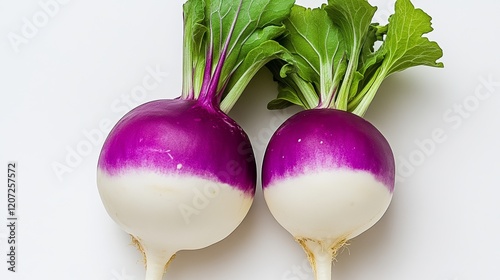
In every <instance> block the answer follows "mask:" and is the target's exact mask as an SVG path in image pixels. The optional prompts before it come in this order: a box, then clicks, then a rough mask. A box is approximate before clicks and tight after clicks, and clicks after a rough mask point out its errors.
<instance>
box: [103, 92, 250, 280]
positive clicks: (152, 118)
mask: <svg viewBox="0 0 500 280" xmlns="http://www.w3.org/2000/svg"><path fill="white" fill-rule="evenodd" d="M256 176H257V175H256V164H255V160H254V155H253V150H252V146H251V144H250V141H249V138H248V136H247V135H246V133H245V132H244V131H243V130H242V129H241V127H240V126H239V125H238V124H236V122H235V121H233V120H232V119H231V118H229V117H228V116H227V115H226V114H225V113H223V112H222V111H221V110H220V109H218V108H215V107H213V106H210V105H207V103H204V102H201V101H199V100H193V99H182V98H178V99H166V100H156V101H151V102H148V103H145V104H143V105H141V106H139V107H137V108H135V109H133V110H132V111H130V112H129V113H127V114H126V115H125V116H124V117H123V118H122V119H121V120H120V121H119V122H118V123H117V124H116V125H115V127H114V128H113V129H112V130H111V132H110V133H109V135H108V137H107V138H106V140H105V142H104V145H103V147H102V150H101V154H100V157H99V161H98V167H97V186H98V190H99V194H100V196H101V200H102V201H103V204H104V206H105V209H106V211H107V212H108V214H109V216H110V217H111V218H112V219H113V220H114V221H115V222H116V223H117V224H118V225H119V226H120V227H121V228H122V229H123V230H125V231H126V232H127V233H129V234H130V235H131V236H132V237H133V239H134V243H136V244H138V246H139V248H140V250H141V251H142V252H143V253H144V255H145V259H146V266H147V269H146V279H147V280H156V279H162V276H163V274H164V272H165V269H166V265H168V263H170V260H172V259H173V256H174V255H175V253H176V252H178V251H180V250H194V249H201V248H204V247H207V246H210V245H212V244H214V243H216V242H219V241H221V240H222V239H224V238H225V237H227V236H228V235H229V234H231V232H233V231H234V230H235V229H236V228H237V227H238V225H240V223H241V222H242V221H243V219H244V218H245V216H246V215H247V213H248V211H249V210H250V207H251V205H252V202H253V198H254V194H255V187H256Z"/></svg>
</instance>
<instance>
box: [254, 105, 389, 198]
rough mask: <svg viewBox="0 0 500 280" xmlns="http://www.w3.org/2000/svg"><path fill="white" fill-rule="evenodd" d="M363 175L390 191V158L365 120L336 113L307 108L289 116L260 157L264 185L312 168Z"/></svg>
mask: <svg viewBox="0 0 500 280" xmlns="http://www.w3.org/2000/svg"><path fill="white" fill-rule="evenodd" d="M325 169H326V170H336V169H349V170H359V171H366V172H369V173H370V174H372V175H373V176H374V177H375V178H376V179H377V180H378V181H380V182H382V183H383V184H384V185H385V186H386V187H387V189H388V191H390V192H391V193H392V191H393V190H394V178H395V164H394V155H393V153H392V150H391V147H390V145H389V143H388V142H387V140H386V139H385V137H384V136H383V135H382V134H381V133H380V131H378V130H377V128H376V127H374V126H373V125H372V124H371V123H369V122H368V121H366V120H365V119H363V118H361V117H359V116H357V115H354V114H352V113H349V112H346V111H341V110H335V109H311V110H305V111H301V112H299V113H297V114H295V115H294V116H292V117H291V118H289V119H288V120H287V121H286V122H285V123H283V125H281V126H280V127H279V128H278V130H277V131H276V132H275V133H274V135H273V136H272V138H271V140H270V142H269V144H268V146H267V149H266V153H265V156H264V162H263V168H262V186H263V188H267V187H268V186H269V185H271V184H272V183H273V182H274V181H276V180H281V179H284V178H287V177H289V176H299V175H300V174H303V173H307V172H310V171H315V170H325Z"/></svg>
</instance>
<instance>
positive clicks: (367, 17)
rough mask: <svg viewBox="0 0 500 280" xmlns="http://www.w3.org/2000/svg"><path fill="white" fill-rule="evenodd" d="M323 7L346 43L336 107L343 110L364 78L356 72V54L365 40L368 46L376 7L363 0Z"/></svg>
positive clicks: (333, 0) (345, 0) (344, 0)
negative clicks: (343, 72)
mask: <svg viewBox="0 0 500 280" xmlns="http://www.w3.org/2000/svg"><path fill="white" fill-rule="evenodd" d="M325 10H326V11H327V12H328V14H329V15H330V17H331V19H332V21H333V22H334V24H335V25H336V26H337V28H338V29H339V30H340V32H341V34H342V37H343V41H344V43H345V45H346V50H347V57H348V61H349V64H348V66H347V70H346V76H345V78H344V79H343V82H342V85H341V88H340V90H339V95H338V97H337V100H336V107H337V108H338V109H343V110H345V109H347V102H348V100H349V99H350V98H352V95H353V94H352V92H356V91H357V84H358V82H359V81H360V80H361V79H362V78H363V76H362V73H359V72H358V71H357V69H358V63H359V57H360V54H361V53H362V51H363V46H364V43H366V42H368V48H370V47H371V46H370V44H371V43H372V41H373V38H370V37H369V35H371V33H370V32H369V31H370V24H371V20H372V18H373V15H374V14H375V11H376V10H377V8H375V7H373V6H371V5H370V4H369V3H368V1H366V0H329V1H328V5H327V6H325ZM367 37H368V38H367ZM372 46H373V45H372ZM353 87H354V89H353Z"/></svg>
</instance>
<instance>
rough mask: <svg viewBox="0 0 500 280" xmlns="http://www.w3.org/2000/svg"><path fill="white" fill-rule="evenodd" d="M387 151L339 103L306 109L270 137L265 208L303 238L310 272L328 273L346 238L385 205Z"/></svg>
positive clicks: (390, 183)
mask: <svg viewBox="0 0 500 280" xmlns="http://www.w3.org/2000/svg"><path fill="white" fill-rule="evenodd" d="M394 179H395V165H394V156H393V154H392V151H391V148H390V146H389V144H388V142H387V140H386V139H385V138H384V137H383V135H382V134H381V133H380V132H379V131H378V130H377V129H376V128H375V127H374V126H373V125H371V124H370V123H369V122H368V121H366V120H364V119H363V118H361V117H359V116H357V115H354V114H352V113H349V112H346V111H340V110H335V109H310V110H305V111H301V112H299V113H297V114H295V115H294V116H292V117H291V118H289V119H288V120H286V121H285V122H284V123H283V124H282V125H281V126H280V127H279V128H278V130H277V131H276V132H275V133H274V135H273V136H272V137H271V139H270V141H269V144H268V147H267V149H266V152H265V155H264V161H263V167H262V187H263V193H264V198H265V200H266V203H267V206H268V207H269V210H270V212H271V214H272V215H273V216H274V218H275V219H276V221H277V222H278V223H279V224H280V225H281V226H282V227H283V228H285V229H286V230H287V231H288V232H289V233H290V234H291V235H292V236H293V237H294V238H295V239H296V240H297V242H298V243H299V244H300V245H301V246H302V248H303V249H304V251H305V252H306V254H307V256H308V258H309V261H310V263H311V266H312V268H313V271H314V274H315V276H316V278H315V279H318V280H319V279H321V280H326V279H328V280H329V279H331V263H332V259H335V256H336V255H337V252H338V250H339V249H340V248H341V247H342V246H344V245H345V244H346V242H347V241H348V240H350V239H352V238H354V237H356V236H357V235H359V234H361V233H363V232H364V231H366V230H367V229H369V228H370V227H372V226H373V225H374V224H375V223H376V222H377V221H378V220H379V219H380V218H381V217H382V216H383V214H384V213H385V212H386V210H387V208H388V206H389V204H390V201H391V199H392V194H393V190H394V181H395V180H394Z"/></svg>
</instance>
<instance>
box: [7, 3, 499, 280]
mask: <svg viewBox="0 0 500 280" xmlns="http://www.w3.org/2000/svg"><path fill="white" fill-rule="evenodd" d="M47 2H49V0H40V1H38V0H37V1H27V0H24V1H7V0H1V1H0V95H1V99H0V165H1V166H2V167H1V168H0V182H2V183H1V184H0V185H1V186H2V187H1V188H0V189H1V191H0V199H1V203H0V217H5V218H2V220H3V222H0V225H2V226H0V278H1V279H6V280H11V279H12V280H14V279H23V280H24V279H85V280H87V279H96V280H140V279H143V277H144V267H143V264H142V260H141V255H140V254H139V253H138V252H137V250H136V249H135V248H134V247H133V246H131V245H130V239H129V237H128V235H127V234H126V233H125V232H123V231H122V230H121V229H119V228H118V227H117V226H116V225H115V224H114V223H113V221H112V220H111V219H110V218H109V217H108V216H107V214H106V212H105V210H104V207H103V206H102V204H101V201H100V198H99V196H98V193H97V188H96V183H95V170H96V161H97V157H98V153H99V150H100V147H101V145H102V142H103V139H104V135H105V134H106V132H107V131H106V129H107V126H109V125H112V124H114V123H115V122H116V121H117V120H118V119H119V118H120V117H121V116H122V115H123V114H124V113H125V112H126V111H127V110H129V109H131V108H132V107H135V106H136V105H139V104H141V103H144V102H146V101H148V100H154V99H160V98H173V97H176V96H178V95H179V94H180V88H181V58H182V56H181V54H182V10H181V9H182V3H183V1H181V0H176V1H153V0H145V1H79V0H66V1H65V2H63V1H62V0H61V1H60V3H59V4H58V5H57V9H55V8H54V7H52V10H51V11H52V12H51V14H50V15H49V14H48V13H47V11H46V9H44V8H43V3H47ZM40 3H42V4H40ZM298 3H300V4H302V5H306V6H310V7H312V6H315V5H318V4H320V3H321V1H309V2H308V1H305V0H303V1H299V2H298ZM371 3H372V4H374V5H377V6H379V11H378V14H377V19H380V20H383V19H385V17H386V15H387V14H388V13H389V12H391V10H392V1H388V0H379V1H376V2H375V1H372V2H371ZM463 3H464V4H458V2H456V1H449V0H446V1H444V0H443V1H423V0H414V4H415V5H416V6H418V7H422V8H423V9H424V10H425V11H426V12H428V13H429V14H431V15H432V16H433V18H434V20H433V26H434V28H435V31H434V32H432V33H431V34H430V35H429V37H430V38H431V39H433V40H436V41H438V42H439V44H440V45H441V47H442V48H443V49H444V54H445V55H444V57H443V59H442V61H443V62H444V63H445V68H444V69H435V68H429V67H418V68H413V69H411V70H407V71H405V72H402V73H398V74H395V75H393V76H391V77H390V78H389V79H388V80H387V81H386V82H385V83H384V84H383V86H382V87H381V89H380V91H379V94H378V96H377V97H376V98H375V101H374V103H373V104H372V106H371V107H370V110H369V112H368V113H367V115H366V118H367V119H368V120H369V121H371V122H372V123H373V124H375V125H376V126H377V127H378V128H379V129H380V130H381V131H382V132H383V133H384V134H385V136H386V137H387V139H388V140H389V142H390V143H391V145H392V147H393V150H394V153H395V156H396V160H397V164H398V175H399V176H400V180H398V182H397V186H396V191H395V196H394V198H393V202H392V204H391V206H390V208H389V210H388V212H387V213H386V215H385V216H384V217H383V219H382V220H381V221H380V222H379V223H378V224H376V225H375V226H374V227H373V228H372V229H370V230H369V231H367V232H366V233H364V234H363V235H361V236H359V237H357V238H355V239H353V240H352V241H351V244H350V245H349V246H348V247H347V248H348V249H346V250H344V251H343V253H342V254H341V255H340V256H339V257H338V262H337V263H336V264H335V266H334V268H333V279H339V280H356V279H357V280H361V279H362V280H366V279H384V280H396V279H397V280H400V279H409V280H421V279H426V280H468V279H471V280H472V279H500V266H499V265H498V262H499V261H500V241H499V240H500V239H499V236H500V217H499V216H500V203H499V196H500V190H499V188H498V187H499V174H500V163H499V161H498V159H499V158H500V147H499V146H500V145H499V143H500V131H499V128H500V111H499V109H498V108H499V106H500V96H499V95H500V94H499V93H500V69H499V68H498V65H500V55H499V54H498V45H499V43H500V40H499V37H498V27H500V17H499V16H498V11H499V10H500V2H498V1H493V0H478V1H475V2H474V3H472V2H463ZM33 23H35V24H36V25H35V29H33V28H32V29H30V30H27V29H26V28H27V27H26V26H27V25H29V24H33ZM23 30H24V33H23ZM13 36H14V37H15V36H17V37H15V38H17V40H21V41H16V42H17V44H16V43H12V38H14V37H13ZM20 38H21V39H20ZM151 71H156V72H160V73H159V76H157V77H156V80H155V81H156V84H155V85H156V86H155V87H154V88H152V89H150V90H148V91H147V92H146V93H145V94H143V95H138V94H135V95H133V93H137V92H136V89H137V87H140V86H141V85H142V83H143V79H145V77H147V76H148V75H151V74H150V72H151ZM274 94H275V85H274V84H273V82H272V79H271V76H270V74H269V72H267V70H263V71H261V72H259V74H258V75H257V76H256V77H255V79H254V80H253V81H252V83H251V84H250V85H249V87H248V89H247V90H246V92H245V94H244V96H243V97H242V98H241V100H240V102H239V103H238V104H237V106H236V107H234V109H233V111H232V112H231V113H230V115H231V117H233V118H234V119H235V120H236V121H238V122H239V123H240V125H241V126H242V127H243V128H244V129H245V130H246V131H247V133H248V134H249V135H250V137H251V139H252V142H253V145H254V150H255V154H256V156H257V161H258V162H257V163H258V164H259V165H260V163H261V161H262V154H263V152H264V149H265V145H266V144H267V141H268V139H269V137H270V134H271V133H272V132H273V131H274V130H275V129H276V127H277V126H278V125H279V124H280V123H281V122H282V121H283V120H284V119H285V117H286V116H287V115H289V114H291V113H292V112H293V110H289V111H286V112H270V111H267V109H266V108H265V105H266V103H267V102H268V101H269V100H271V99H272V97H273V95H274ZM89 134H90V135H93V137H94V138H92V139H93V140H92V141H90V140H89V139H88V136H86V135H89ZM439 134H441V135H440V136H439V137H436V135H439ZM99 135H102V137H99ZM433 137H434V139H433ZM422 143H425V145H424V144H422ZM422 145H423V146H422ZM76 150H78V151H80V154H79V155H78V156H75V154H73V153H74V151H76ZM72 151H73V152H72ZM11 160H13V161H17V163H18V165H19V168H18V175H19V186H18V193H17V195H18V204H17V206H18V210H17V215H18V218H19V220H18V228H17V241H18V251H17V255H18V259H17V270H18V272H17V273H10V272H7V263H6V262H5V261H4V260H6V258H7V257H6V254H7V251H6V250H7V237H8V232H7V227H6V224H7V221H6V218H7V214H6V212H7V210H6V208H7V206H6V183H5V182H6V181H7V180H6V173H7V170H6V169H7V168H6V166H7V162H8V161H11ZM58 164H60V165H65V166H66V167H67V169H66V170H65V171H67V172H65V173H63V174H59V176H58V175H57V172H55V171H54V166H57V165H58ZM1 170H3V171H1ZM259 170H260V169H259ZM258 189H260V184H259V185H258ZM3 224H5V225H3ZM305 260H306V258H305V255H304V253H303V252H302V249H301V248H300V247H299V246H298V245H297V244H296V243H295V241H294V240H293V239H292V237H291V236H290V235H289V234H288V233H287V232H286V231H285V230H283V229H282V228H281V227H280V226H279V225H278V224H277V223H276V222H275V221H274V219H273V218H272V216H271V215H270V214H269V212H268V210H267V207H266V205H265V203H264V200H263V197H262V193H261V192H260V190H259V191H258V192H257V195H256V197H255V202H254V204H253V206H252V209H251V211H250V213H249V214H248V216H247V218H246V219H245V220H244V222H243V223H242V224H241V226H240V227H239V228H238V229H237V230H236V231H235V232H234V233H233V234H231V235H230V236H229V237H228V238H227V239H225V240H223V241H221V242H220V243H218V244H215V245H213V246H210V247H208V248H206V249H202V250H198V251H183V252H180V253H179V254H178V255H177V258H176V259H175V261H174V262H173V263H172V264H171V266H170V268H169V271H168V272H167V274H166V276H165V279H176V280H181V279H207V280H209V279H240V280H244V279H266V280H267V279H269V280H271V279H272V280H282V279H294V280H298V279H301V280H305V279H312V274H311V272H310V271H309V270H308V269H307V265H306V263H305Z"/></svg>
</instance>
